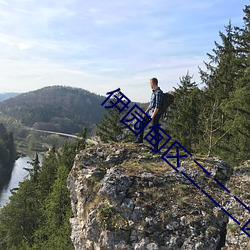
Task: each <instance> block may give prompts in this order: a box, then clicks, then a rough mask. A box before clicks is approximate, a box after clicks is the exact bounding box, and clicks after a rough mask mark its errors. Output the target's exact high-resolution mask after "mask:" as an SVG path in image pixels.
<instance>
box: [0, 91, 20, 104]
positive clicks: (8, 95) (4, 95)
mask: <svg viewBox="0 0 250 250" xmlns="http://www.w3.org/2000/svg"><path fill="white" fill-rule="evenodd" d="M17 95H19V93H13V92H10V93H0V102H2V101H4V100H7V99H9V98H12V97H15V96H17Z"/></svg>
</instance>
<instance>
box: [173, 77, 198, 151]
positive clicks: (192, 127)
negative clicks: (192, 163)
mask: <svg viewBox="0 0 250 250" xmlns="http://www.w3.org/2000/svg"><path fill="white" fill-rule="evenodd" d="M200 92H201V91H200V90H199V88H198V86H197V84H196V83H195V82H192V77H191V76H190V75H189V74H187V75H186V76H183V77H182V78H181V79H180V85H178V88H175V91H174V96H175V101H174V103H173V104H172V106H171V113H172V116H173V117H174V119H173V120H170V121H169V124H170V128H171V130H170V135H171V136H172V137H173V138H175V139H176V140H177V141H178V142H180V143H181V144H182V145H183V146H184V147H185V148H186V149H188V150H192V149H193V148H194V147H195V145H196V144H197V142H198V138H199V130H198V129H197V125H198V118H199V107H200Z"/></svg>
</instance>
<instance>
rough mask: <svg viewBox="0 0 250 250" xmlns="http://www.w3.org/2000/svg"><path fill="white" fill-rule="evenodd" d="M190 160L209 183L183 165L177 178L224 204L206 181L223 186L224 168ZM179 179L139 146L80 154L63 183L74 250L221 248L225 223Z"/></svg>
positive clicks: (226, 173) (219, 191) (187, 162)
mask: <svg viewBox="0 0 250 250" xmlns="http://www.w3.org/2000/svg"><path fill="white" fill-rule="evenodd" d="M197 160H199V161H200V162H202V164H203V165H204V167H206V169H207V170H209V171H210V172H211V176H210V177H209V176H208V175H207V174H206V173H205V172H204V171H203V170H202V169H200V168H198V167H197V166H196V165H195V164H193V159H189V158H186V159H184V160H182V161H181V164H180V168H179V170H180V172H182V171H183V172H185V173H186V175H187V176H189V177H190V178H191V179H192V180H193V181H195V182H196V183H197V185H199V187H200V188H202V189H203V190H205V191H206V193H207V194H209V195H211V196H213V198H214V199H215V200H216V201H217V202H218V203H220V204H221V205H222V204H224V203H225V202H226V199H227V198H228V197H227V196H225V194H226V191H225V190H224V189H223V188H222V187H221V186H220V185H218V184H217V183H216V182H214V181H212V178H214V177H216V179H217V180H219V181H220V182H221V183H223V184H225V185H226V183H227V182H228V180H229V178H230V176H231V174H232V172H231V169H230V168H229V167H228V165H227V164H225V163H224V162H223V161H221V160H219V159H214V158H210V159H207V158H199V159H198V158H197ZM180 172H179V173H176V172H175V171H174V170H173V169H172V168H171V167H170V166H169V165H168V164H167V163H166V162H164V161H163V160H162V159H161V157H160V155H158V154H153V153H151V151H150V149H149V148H148V147H147V146H145V145H144V146H140V147H138V146H137V145H134V144H128V143H127V144H125V143H120V144H119V143H114V144H98V145H96V146H92V147H90V148H87V149H85V150H83V151H81V152H80V154H78V155H77V156H76V159H75V163H74V166H73V168H72V170H71V172H70V174H69V177H68V188H69V191H70V196H71V204H72V210H73V216H74V217H73V218H72V219H71V221H70V222H71V228H72V234H71V239H72V242H73V243H74V246H75V249H76V250H80V249H88V250H93V249H100V250H101V249H102V250H105V249H112V250H113V249H119V250H122V249H124V250H125V249H126V250H129V249H131V250H132V249H141V250H144V249H145V250H148V249H150V250H153V249H160V250H168V249H171V250H172V249H176V250H178V249H181V250H189V249H190V250H191V249H192V250H193V249H197V250H204V249H211V250H212V249H215V250H217V249H221V248H222V247H223V246H224V245H225V240H226V233H227V227H228V221H229V217H228V216H227V214H225V213H224V212H223V211H221V210H220V209H218V207H217V206H216V204H215V203H214V202H212V201H211V200H210V199H208V197H206V196H205V195H204V194H203V193H202V192H201V191H200V190H199V189H198V188H197V187H195V186H194V185H193V184H192V183H191V182H190V181H189V180H188V179H187V178H185V177H184V176H183V175H182V174H181V173H180ZM224 197H225V198H224ZM225 247H226V246H225ZM225 249H230V248H225ZM242 249H243V248H242Z"/></svg>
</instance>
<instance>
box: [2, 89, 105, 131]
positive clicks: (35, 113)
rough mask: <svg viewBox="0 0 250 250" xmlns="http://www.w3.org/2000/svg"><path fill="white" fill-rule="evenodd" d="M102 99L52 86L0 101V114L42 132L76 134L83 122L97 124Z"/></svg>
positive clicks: (78, 90)
mask: <svg viewBox="0 0 250 250" xmlns="http://www.w3.org/2000/svg"><path fill="white" fill-rule="evenodd" d="M103 100H104V97H103V96H100V95H96V94H94V93H91V92H89V91H87V90H83V89H80V88H71V87H62V86H52V87H45V88H42V89H39V90H36V91H31V92H28V93H24V94H20V95H18V96H16V97H14V98H11V99H8V100H5V101H3V102H0V113H1V112H2V113H3V114H4V115H7V116H10V117H12V118H14V119H16V120H19V121H21V123H22V124H23V125H25V126H29V127H33V128H36V129H42V130H51V131H59V132H65V133H77V132H80V131H81V130H82V128H83V125H84V123H85V122H87V123H88V124H89V125H90V126H91V125H93V124H95V123H99V122H100V121H101V118H102V115H103V113H104V111H105V109H104V108H103V107H102V106H101V103H102V101H103Z"/></svg>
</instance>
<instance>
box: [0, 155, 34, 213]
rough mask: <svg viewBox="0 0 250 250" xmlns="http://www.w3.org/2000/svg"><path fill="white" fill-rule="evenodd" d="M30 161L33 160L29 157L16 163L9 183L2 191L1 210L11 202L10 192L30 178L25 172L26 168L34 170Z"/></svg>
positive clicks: (0, 197) (21, 158)
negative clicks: (26, 178)
mask: <svg viewBox="0 0 250 250" xmlns="http://www.w3.org/2000/svg"><path fill="white" fill-rule="evenodd" d="M28 161H31V158H30V157H28V156H25V157H20V158H18V159H17V160H16V161H15V164H14V167H13V170H12V173H11V178H10V181H9V183H8V184H7V185H5V186H4V187H3V188H2V190H0V208H1V207H3V206H4V205H5V204H6V203H7V202H8V201H9V197H10V196H11V192H10V190H11V189H13V188H17V187H18V183H19V182H20V181H22V180H23V179H24V178H25V177H28V174H29V173H28V171H27V170H24V167H26V168H32V166H31V165H30V164H29V163H28Z"/></svg>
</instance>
